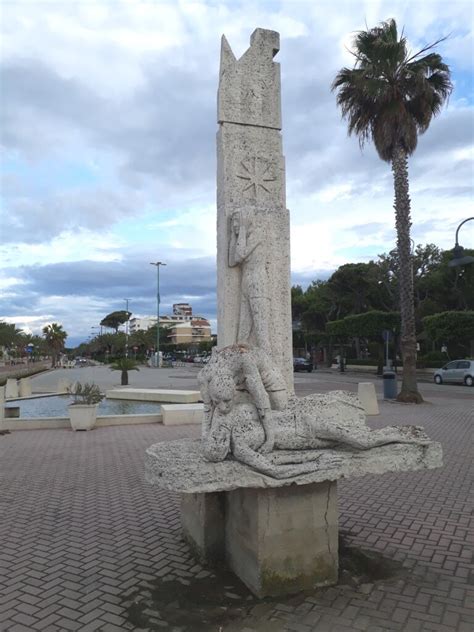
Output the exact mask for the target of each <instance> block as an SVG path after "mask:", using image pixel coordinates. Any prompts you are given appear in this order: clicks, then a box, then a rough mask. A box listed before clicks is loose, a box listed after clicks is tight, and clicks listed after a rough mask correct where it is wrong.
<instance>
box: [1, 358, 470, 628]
mask: <svg viewBox="0 0 474 632" xmlns="http://www.w3.org/2000/svg"><path fill="white" fill-rule="evenodd" d="M81 371H82V369H81ZM168 373H169V371H167V372H166V375H167V374H168ZM191 373H192V371H191ZM112 375H114V374H112ZM164 375H165V374H164ZM185 375H187V373H186V374H185ZM44 377H45V376H41V379H43V378H44ZM305 377H306V376H305ZM38 379H40V378H38ZM166 379H168V378H166ZM183 382H184V384H183V386H184V385H185V386H184V387H185V388H189V385H188V380H187V379H185V380H183ZM303 382H304V380H302V382H301V383H303ZM299 384H300V382H299V381H297V388H298V385H299ZM175 387H176V384H175ZM334 387H337V385H334ZM442 393H443V394H444V396H443V397H442V398H438V400H437V402H436V405H434V404H425V405H421V406H413V405H403V404H394V403H385V402H382V403H381V415H380V416H379V417H371V418H370V425H371V426H372V427H381V426H384V425H389V424H395V423H414V424H418V425H424V426H425V428H426V430H427V432H428V434H429V435H430V436H431V437H432V438H433V439H435V440H437V441H441V443H442V444H443V447H444V453H445V466H444V467H443V468H441V469H439V470H433V471H427V472H416V473H401V474H385V475H383V476H380V477H375V476H365V477H362V478H359V479H351V480H346V481H341V482H340V484H339V485H338V490H339V508H340V530H341V532H343V533H344V534H345V537H346V540H347V542H348V543H349V544H351V546H354V547H358V548H362V549H365V550H369V551H372V552H373V553H374V554H377V555H379V556H381V558H383V559H382V561H383V563H382V565H381V568H382V570H383V571H384V572H385V573H386V575H387V576H386V578H385V579H381V578H379V579H377V577H376V576H375V575H376V574H375V575H374V574H373V576H372V577H370V578H369V579H368V580H367V579H365V580H364V581H363V583H357V581H349V583H348V584H347V583H346V584H344V585H339V586H336V587H333V588H327V589H321V590H315V591H314V592H313V593H311V594H305V595H299V596H296V597H293V598H289V599H278V600H266V601H264V602H260V603H258V602H256V601H255V600H253V599H252V598H251V597H250V598H249V599H247V596H248V593H246V592H244V591H243V589H242V588H241V587H240V586H238V585H237V584H233V583H232V579H229V578H228V577H226V578H225V579H219V578H218V580H217V582H215V586H218V587H219V586H220V589H221V590H222V591H223V590H224V588H225V595H233V597H225V599H227V602H229V600H230V601H232V600H234V605H233V607H230V606H229V607H227V608H226V609H225V610H222V609H220V608H219V607H218V606H216V604H215V603H214V604H213V601H212V599H213V594H212V591H211V592H210V591H209V590H207V591H206V589H205V587H206V586H209V585H210V584H209V582H210V581H211V580H212V577H210V576H209V573H208V572H206V570H205V569H203V568H202V567H201V566H200V565H199V564H196V562H195V561H194V559H193V557H192V556H191V554H190V551H189V549H188V547H187V545H186V544H185V543H184V542H183V541H182V540H181V537H180V525H179V497H178V495H176V494H172V493H170V492H166V491H163V490H160V489H158V488H156V487H153V486H151V485H149V484H147V483H146V482H145V480H144V473H143V454H144V450H145V449H146V447H147V446H148V445H150V444H152V443H155V442H157V441H166V440H169V439H175V438H179V437H184V436H195V437H197V436H199V429H198V428H194V427H190V426H181V427H164V426H161V425H156V426H128V427H111V428H99V429H96V430H94V431H93V432H89V433H73V432H71V431H68V430H43V431H21V432H14V433H12V434H10V435H6V436H0V475H1V479H2V483H1V486H0V515H1V516H2V518H3V519H2V536H3V537H2V544H1V546H0V630H2V632H27V631H28V632H31V631H33V630H46V631H47V632H64V631H66V630H73V631H74V630H79V631H82V632H92V631H94V630H99V631H101V632H117V631H121V630H168V631H171V630H174V631H176V632H177V631H178V630H181V631H182V632H204V631H206V632H207V631H209V632H219V631H221V632H283V631H287V632H290V631H291V632H312V631H314V632H326V631H327V632H352V631H354V630H366V631H368V632H380V631H382V630H398V631H400V632H417V631H423V632H425V631H426V632H428V631H432V632H434V631H440V632H441V631H442V632H470V631H471V630H472V629H473V628H474V607H473V602H472V597H473V592H474V590H473V586H472V581H473V560H472V544H473V540H474V532H473V528H472V527H473V517H472V515H471V509H472V506H470V505H469V501H468V494H469V491H470V489H471V486H472V429H473V423H474V412H473V407H472V399H464V400H458V399H457V398H456V396H455V394H454V391H450V390H446V391H444V392H442ZM390 565H392V566H393V567H397V568H395V570H393V569H392V570H388V571H387V567H389V566H390ZM382 574H383V573H382ZM164 579H166V580H174V581H175V582H176V584H173V583H171V584H167V583H166V582H164V581H163V580H164ZM229 582H231V583H229ZM215 586H214V588H213V590H215V591H217V590H218V589H217V588H215ZM176 587H177V588H176ZM171 588H172V589H173V590H171ZM200 590H203V593H202V594H200V592H199V591H200ZM173 591H174V592H173ZM171 593H172V594H171ZM242 595H243V596H242ZM205 599H209V603H207V604H206V602H205ZM214 599H215V595H214ZM196 600H198V602H199V607H198V606H197V605H196ZM209 604H211V605H212V607H211V606H210V605H209ZM202 612H204V614H202ZM200 613H201V614H200ZM186 615H187V616H188V619H186ZM191 615H192V618H191V622H190V621H189V618H190V617H191ZM180 617H181V618H180ZM219 617H220V618H219ZM200 618H204V619H206V620H207V623H206V624H202V625H201V624H199V620H200Z"/></svg>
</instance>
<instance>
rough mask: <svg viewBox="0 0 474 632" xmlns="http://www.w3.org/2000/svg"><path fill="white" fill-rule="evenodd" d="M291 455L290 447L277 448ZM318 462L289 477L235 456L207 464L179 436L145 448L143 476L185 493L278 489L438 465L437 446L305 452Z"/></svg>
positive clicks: (197, 446) (193, 444)
mask: <svg viewBox="0 0 474 632" xmlns="http://www.w3.org/2000/svg"><path fill="white" fill-rule="evenodd" d="M278 452H279V455H280V456H281V457H287V458H290V459H291V458H292V456H293V453H292V451H291V450H283V451H278ZM304 453H305V454H306V455H307V456H308V458H310V459H312V460H313V462H314V463H317V468H315V469H314V471H313V472H310V473H307V474H301V475H299V476H297V477H292V478H287V479H275V478H272V477H270V476H265V475H264V474H261V473H259V472H256V471H255V470H252V469H250V468H249V467H247V466H246V465H243V464H242V463H239V462H238V461H235V460H225V461H222V462H220V463H210V462H207V461H205V460H204V459H203V458H202V452H201V442H200V440H193V439H180V440H177V441H167V442H164V443H155V444H154V445H152V446H150V447H149V448H148V449H147V450H146V462H145V476H146V479H147V480H148V482H149V483H153V484H156V485H158V486H159V487H162V488H164V489H167V490H170V491H175V492H182V493H188V494H194V493H206V492H217V491H230V490H233V489H238V488H239V487H254V488H266V487H282V486H286V485H306V484H308V483H322V482H324V481H336V480H338V479H341V478H349V477H352V476H363V475H365V474H383V473H384V472H406V471H411V470H425V469H433V468H437V467H440V466H441V465H442V450H441V445H440V444H439V443H436V442H434V441H433V442H431V443H430V444H429V445H426V446H418V445H409V444H407V445H402V444H393V445H385V446H381V447H378V448H372V449H370V450H330V449H329V450H328V449H325V450H308V451H305V452H304Z"/></svg>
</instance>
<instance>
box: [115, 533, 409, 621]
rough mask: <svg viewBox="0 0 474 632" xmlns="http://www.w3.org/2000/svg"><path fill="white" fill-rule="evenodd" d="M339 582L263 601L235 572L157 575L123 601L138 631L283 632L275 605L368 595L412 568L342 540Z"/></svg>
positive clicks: (293, 605)
mask: <svg viewBox="0 0 474 632" xmlns="http://www.w3.org/2000/svg"><path fill="white" fill-rule="evenodd" d="M339 565H340V573H339V583H338V585H337V586H333V587H332V588H331V589H328V588H320V589H315V590H313V591H310V592H304V593H299V594H297V595H291V596H288V597H278V598H266V599H258V598H257V597H255V596H254V595H253V594H252V593H251V592H250V591H249V590H248V588H247V587H246V586H245V585H244V584H243V583H242V582H241V581H240V580H239V579H238V578H237V577H236V576H235V575H234V574H233V573H231V572H230V571H228V570H224V569H213V570H212V572H211V571H209V572H207V571H203V572H200V573H198V575H197V576H196V577H189V578H186V579H183V578H169V579H167V578H165V579H162V578H157V579H156V580H155V581H151V582H147V585H146V586H144V587H143V588H140V589H139V590H135V591H133V592H127V594H126V595H124V596H123V598H122V599H123V603H122V605H123V606H124V607H125V608H126V611H127V615H128V616H127V618H128V621H129V622H130V623H132V624H133V625H134V627H135V629H144V628H145V629H147V630H169V631H170V632H237V631H238V630H240V629H241V626H242V625H244V628H249V629H252V630H256V631H258V632H267V631H268V632H270V631H271V632H279V630H280V629H283V627H280V626H283V622H282V621H278V619H275V618H273V613H274V612H275V609H277V610H278V609H281V608H282V607H283V608H285V607H286V606H287V607H288V611H293V609H294V608H296V607H297V606H299V605H301V604H302V603H303V602H304V601H305V599H306V598H308V597H316V598H317V597H318V595H319V596H322V595H324V591H325V590H334V589H337V587H338V586H345V587H346V588H347V586H348V585H349V586H351V587H352V588H354V589H356V590H357V591H358V592H361V593H365V594H369V593H370V592H371V591H372V589H373V588H374V586H376V582H378V581H390V580H394V579H400V578H401V577H402V576H403V575H406V574H408V572H409V571H408V570H407V569H406V568H404V567H403V565H402V564H401V563H400V562H396V561H394V560H391V559H388V558H384V557H383V556H382V555H381V554H378V553H375V552H372V551H366V550H363V549H360V548H356V547H353V546H349V545H348V544H347V542H346V540H345V538H344V537H341V538H340V542H339Z"/></svg>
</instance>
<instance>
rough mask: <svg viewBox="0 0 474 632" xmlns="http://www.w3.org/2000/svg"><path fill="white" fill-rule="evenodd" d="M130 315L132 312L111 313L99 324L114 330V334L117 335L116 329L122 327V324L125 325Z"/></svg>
mask: <svg viewBox="0 0 474 632" xmlns="http://www.w3.org/2000/svg"><path fill="white" fill-rule="evenodd" d="M131 315H132V312H127V311H126V310H119V311H117V312H111V313H110V314H107V316H105V318H103V319H102V320H101V321H100V324H101V325H102V327H109V328H110V329H115V333H118V328H119V327H120V325H123V323H126V322H127V321H128V320H130V316H131Z"/></svg>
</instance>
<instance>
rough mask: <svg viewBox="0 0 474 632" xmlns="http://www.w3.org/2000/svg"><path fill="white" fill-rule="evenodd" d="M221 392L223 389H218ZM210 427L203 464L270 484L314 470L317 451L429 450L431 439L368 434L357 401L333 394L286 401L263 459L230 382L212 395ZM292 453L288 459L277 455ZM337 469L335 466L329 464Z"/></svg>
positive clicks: (253, 416) (256, 432) (251, 412)
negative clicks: (243, 469) (233, 468)
mask: <svg viewBox="0 0 474 632" xmlns="http://www.w3.org/2000/svg"><path fill="white" fill-rule="evenodd" d="M222 387H223V388H222ZM213 403H214V410H213V415H212V419H211V423H210V424H209V426H208V427H207V429H206V435H203V439H202V452H203V456H204V458H205V459H206V460H208V461H213V462H218V461H223V460H224V459H226V458H227V457H233V458H234V459H237V460H238V461H240V462H241V463H245V464H246V465H248V466H250V467H252V468H253V469H255V470H257V471H259V472H261V473H262V474H266V475H267V476H272V477H274V478H290V477H294V476H298V475H301V474H305V473H307V472H312V471H314V470H315V469H316V468H317V467H318V460H319V459H320V457H321V454H320V453H318V450H320V449H322V448H339V449H342V450H345V449H352V450H356V451H357V450H368V449H370V448H374V447H377V446H382V445H387V444H390V443H411V444H416V445H428V444H430V439H429V438H428V437H427V436H426V435H425V434H424V432H423V429H422V428H419V427H417V426H401V427H398V426H393V427H387V428H383V429H380V430H370V428H369V427H368V426H367V425H366V423H365V412H364V410H363V408H362V406H361V404H360V402H359V400H358V398H357V396H356V395H354V394H352V393H349V392H347V391H332V392H331V393H328V394H325V395H308V396H306V397H291V399H290V401H289V403H288V406H287V407H286V408H285V409H284V410H282V411H276V412H274V413H273V414H272V430H273V433H274V448H275V451H274V452H272V453H271V454H269V455H268V456H264V454H262V453H261V449H260V448H261V446H262V445H264V444H265V440H266V439H265V431H264V428H263V426H262V423H261V420H260V419H259V416H258V414H257V411H256V408H255V406H254V405H253V404H238V403H236V402H235V387H234V384H233V382H232V381H230V380H229V381H226V382H225V383H224V384H221V389H220V390H219V391H217V390H216V391H215V392H214V393H213ZM279 450H285V451H287V450H291V451H292V453H291V455H288V453H287V452H286V453H285V454H278V451H279ZM333 461H334V463H333V464H332V465H336V464H337V463H336V461H337V457H336V460H335V459H334V458H333Z"/></svg>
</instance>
